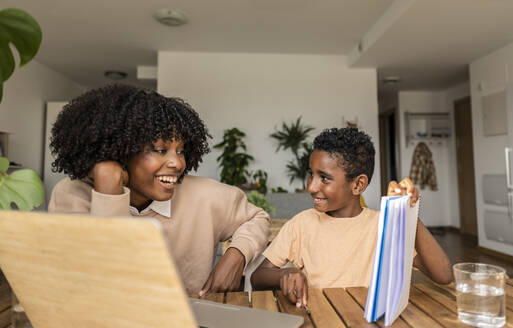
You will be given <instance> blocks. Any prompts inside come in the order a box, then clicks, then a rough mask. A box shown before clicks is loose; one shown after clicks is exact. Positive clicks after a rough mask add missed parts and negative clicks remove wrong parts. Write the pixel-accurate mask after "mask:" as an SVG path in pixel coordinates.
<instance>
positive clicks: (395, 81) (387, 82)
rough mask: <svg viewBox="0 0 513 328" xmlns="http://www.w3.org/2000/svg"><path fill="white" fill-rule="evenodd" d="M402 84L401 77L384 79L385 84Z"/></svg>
mask: <svg viewBox="0 0 513 328" xmlns="http://www.w3.org/2000/svg"><path fill="white" fill-rule="evenodd" d="M399 82H401V78H400V77H399V76H387V77H385V78H383V84H397V83H399Z"/></svg>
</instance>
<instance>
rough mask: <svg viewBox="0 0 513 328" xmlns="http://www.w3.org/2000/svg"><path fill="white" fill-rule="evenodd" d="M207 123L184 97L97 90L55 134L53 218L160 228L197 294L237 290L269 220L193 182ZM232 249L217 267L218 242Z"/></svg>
mask: <svg viewBox="0 0 513 328" xmlns="http://www.w3.org/2000/svg"><path fill="white" fill-rule="evenodd" d="M208 138H211V136H210V135H209V133H208V130H207V128H206V127H205V124H204V123H203V121H202V120H201V119H200V117H199V115H198V114H197V113H196V112H195V111H194V109H192V107H191V106H190V105H188V104H187V103H185V102H184V101H183V100H181V99H178V98H169V97H164V96H162V95H160V94H158V93H156V92H153V91H148V90H144V89H140V88H136V87H132V86H127V85H110V86H106V87H102V88H99V89H95V90H91V91H88V92H86V93H85V94H83V95H82V96H79V97H78V98H76V99H74V100H72V101H71V102H70V103H69V104H67V105H66V106H64V108H63V110H62V112H61V113H60V114H59V116H58V117H57V121H56V122H55V124H54V126H53V128H52V137H51V143H50V148H51V150H52V154H53V155H54V156H55V161H54V163H53V164H52V166H53V170H54V171H56V172H64V173H65V174H67V175H68V177H67V178H64V179H63V180H61V181H60V182H59V183H58V184H57V185H56V186H55V188H54V190H53V191H52V196H51V199H50V204H49V206H48V211H49V212H60V213H90V214H92V215H100V216H130V215H132V216H139V217H150V218H155V219H157V220H159V221H160V223H161V225H162V227H163V231H164V234H165V236H166V239H167V242H168V244H169V247H170V249H172V250H173V255H174V257H175V260H176V264H177V267H178V271H179V272H180V275H181V277H182V280H183V282H184V285H185V287H186V289H187V291H188V292H189V293H199V294H200V296H202V295H204V294H206V293H209V292H223V291H231V290H236V289H238V288H239V287H240V283H241V277H242V272H243V270H244V267H245V265H246V264H247V263H249V262H251V261H252V260H253V259H254V258H256V257H257V256H258V254H260V253H261V251H262V250H263V248H264V247H265V245H266V242H267V238H268V234H269V215H268V214H267V213H266V212H265V211H263V210H262V209H260V208H258V207H256V206H254V205H252V204H250V203H249V202H248V201H247V199H246V195H245V194H244V192H242V190H240V189H238V188H236V187H233V186H228V185H225V184H222V183H220V182H217V181H215V180H211V179H207V178H202V177H198V176H190V175H188V174H187V173H188V172H189V171H190V170H191V169H194V170H197V168H198V165H199V164H200V163H201V161H202V157H203V155H205V154H206V153H208V152H209V146H208ZM229 238H232V243H231V244H230V248H229V249H228V250H227V251H226V252H225V254H224V255H223V257H222V258H221V259H220V260H219V262H218V263H217V264H216V265H215V267H214V260H215V255H216V251H217V246H218V244H219V242H222V241H225V240H228V239H229Z"/></svg>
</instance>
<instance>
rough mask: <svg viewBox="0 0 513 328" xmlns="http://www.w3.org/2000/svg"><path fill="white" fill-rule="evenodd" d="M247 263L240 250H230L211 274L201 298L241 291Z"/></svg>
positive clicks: (201, 292)
mask: <svg viewBox="0 0 513 328" xmlns="http://www.w3.org/2000/svg"><path fill="white" fill-rule="evenodd" d="M245 262H246V259H245V258H244V255H242V253H241V252H240V251H239V250H238V249H236V248H234V247H230V248H228V250H227V251H226V253H224V255H223V257H221V259H220V260H219V262H217V265H216V267H215V268H214V270H212V272H211V273H210V276H209V277H208V279H207V281H206V282H205V285H203V288H202V289H201V291H200V292H199V296H200V297H201V296H203V295H205V294H208V293H219V292H229V291H232V290H236V289H239V288H240V283H241V278H242V272H243V271H244V265H245Z"/></svg>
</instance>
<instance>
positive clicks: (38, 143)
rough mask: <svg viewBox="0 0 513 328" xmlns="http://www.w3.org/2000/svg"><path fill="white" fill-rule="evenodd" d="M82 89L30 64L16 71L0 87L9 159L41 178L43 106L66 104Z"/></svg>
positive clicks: (0, 117)
mask: <svg viewBox="0 0 513 328" xmlns="http://www.w3.org/2000/svg"><path fill="white" fill-rule="evenodd" d="M84 90H85V89H84V88H82V87H81V86H80V85H78V84H76V83H75V82H73V81H72V80H70V79H68V78H66V77H65V76H63V75H62V74H60V73H58V72H56V71H54V70H52V69H50V68H48V67H47V66H44V65H42V64H40V63H38V62H37V61H32V62H30V63H29V64H27V65H26V66H24V67H22V68H17V69H16V70H15V71H14V73H13V75H12V76H11V78H10V79H9V80H8V81H7V82H6V83H5V84H4V96H3V99H2V103H0V131H7V132H11V133H12V134H11V135H10V136H9V159H10V160H11V161H15V162H18V163H21V164H23V166H24V167H27V168H31V169H34V170H36V171H37V172H38V173H39V175H41V176H42V172H43V153H44V150H43V147H44V139H43V138H44V122H45V121H44V117H45V104H46V102H47V101H49V100H69V99H71V98H73V97H75V96H77V95H79V94H80V93H82V92H83V91H84Z"/></svg>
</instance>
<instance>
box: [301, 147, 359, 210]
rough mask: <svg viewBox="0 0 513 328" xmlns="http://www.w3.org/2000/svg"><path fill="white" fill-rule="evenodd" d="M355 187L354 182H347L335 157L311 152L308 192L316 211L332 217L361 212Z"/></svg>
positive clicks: (318, 151)
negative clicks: (356, 211)
mask: <svg viewBox="0 0 513 328" xmlns="http://www.w3.org/2000/svg"><path fill="white" fill-rule="evenodd" d="M355 187H356V186H355V183H354V181H347V179H346V172H345V170H344V169H343V168H342V167H340V165H339V163H338V162H337V158H336V157H333V156H332V155H330V154H329V153H328V152H325V151H322V150H314V151H313V152H312V154H311V155H310V172H309V177H308V192H309V193H310V195H312V198H313V200H314V207H315V209H316V210H318V211H319V212H324V213H326V214H328V215H330V216H333V217H352V216H354V215H355V213H354V211H355V210H359V211H360V210H361V208H360V199H359V197H360V195H359V193H357V194H356V195H355V191H356V189H355ZM358 213H359V212H358ZM358 213H357V214H358Z"/></svg>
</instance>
